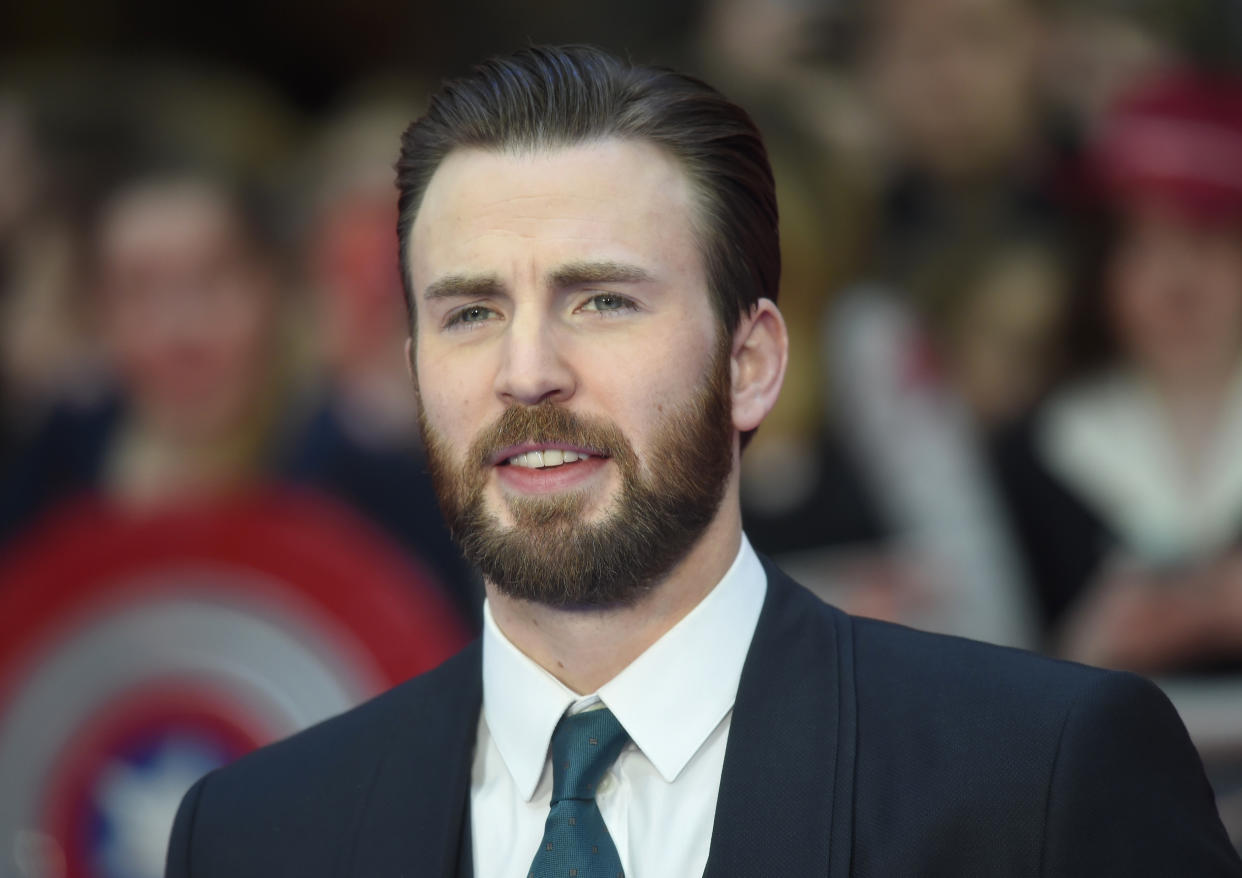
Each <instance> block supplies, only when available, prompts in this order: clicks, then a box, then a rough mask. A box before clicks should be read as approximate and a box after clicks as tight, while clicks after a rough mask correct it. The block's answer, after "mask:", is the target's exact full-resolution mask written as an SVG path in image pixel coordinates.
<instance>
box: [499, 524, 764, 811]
mask: <svg viewBox="0 0 1242 878" xmlns="http://www.w3.org/2000/svg"><path fill="white" fill-rule="evenodd" d="M766 592H767V577H766V575H765V574H764V571H763V565H762V564H761V563H760V561H759V557H758V556H757V555H756V554H755V551H754V549H752V548H751V546H750V542H749V541H748V540H747V539H746V536H745V535H743V536H742V544H741V546H740V547H739V549H738V553H737V557H736V558H735V559H734V561H733V564H732V566H730V568H729V570H728V571H727V572H726V573H725V575H724V577H723V578H722V579H721V580H720V582H719V583H718V584H717V585H716V587H715V588H713V589H712V590H711V591H710V592H709V593H708V594H707V596H706V597H704V598H703V600H702V601H700V602H699V604H698V606H696V607H695V608H694V609H693V610H691V611H690V612H689V613H688V614H686V616H685V617H684V618H683V619H682V620H681V621H680V622H678V623H677V624H676V625H674V626H673V627H672V628H671V629H669V631H667V632H666V633H665V634H664V636H663V637H661V638H660V639H659V640H657V641H656V642H655V643H653V644H652V645H651V646H650V647H648V648H647V650H646V651H645V652H644V653H643V654H642V655H640V656H639V657H638V658H636V659H635V660H634V661H633V662H631V663H630V665H629V666H628V667H626V668H625V669H624V670H623V671H621V673H620V674H618V675H617V676H616V677H614V678H613V679H612V680H610V681H609V682H607V683H605V684H604V685H603V686H601V687H600V689H599V692H598V693H596V694H597V695H598V697H599V699H600V700H601V701H603V703H604V704H605V705H606V706H607V707H608V708H609V709H611V710H612V712H613V714H614V715H615V716H616V717H617V719H618V721H620V723H621V725H622V726H623V727H624V728H625V730H626V732H628V733H629V735H630V738H631V740H633V742H634V743H635V744H636V745H637V746H638V748H639V749H640V750H642V752H643V754H644V755H645V756H646V757H647V758H648V759H649V760H650V761H651V764H652V765H654V766H655V768H656V770H657V771H658V772H660V776H661V777H663V778H664V780H665V781H667V782H669V783H672V782H673V781H674V780H675V779H676V778H677V775H679V774H680V773H681V771H682V769H683V768H685V766H686V763H688V762H689V761H690V758H691V757H692V756H694V754H695V753H696V752H698V750H699V748H700V747H701V746H702V745H703V742H704V741H705V740H707V737H708V735H710V734H711V732H712V730H713V729H715V728H716V726H717V725H719V724H720V721H721V720H722V719H724V717H725V716H726V715H727V714H728V712H729V711H730V710H731V709H732V707H733V702H734V699H735V698H736V696H737V687H738V681H739V679H740V678H741V675H742V664H743V663H744V662H745V660H746V653H747V651H748V650H749V649H750V641H751V638H752V637H753V636H754V633H755V626H756V624H758V621H759V612H760V610H761V609H762V607H763V599H764V596H765V594H766ZM483 620H484V624H483V715H484V720H485V721H486V723H487V728H488V732H489V733H490V734H491V736H492V738H493V740H494V741H495V742H496V748H497V749H498V750H499V751H500V756H501V758H502V759H503V760H504V762H505V766H506V767H507V768H508V769H509V774H510V775H511V776H512V777H513V780H514V783H515V784H516V785H517V788H518V791H519V793H520V794H521V795H522V796H523V798H524V799H526V800H527V801H529V800H530V798H531V797H532V796H534V794H535V788H536V787H537V786H538V784H539V778H540V776H541V774H542V773H543V768H544V763H545V761H546V759H547V753H548V745H549V743H550V742H551V740H552V731H553V730H554V729H555V728H556V724H557V722H559V721H560V718H561V716H562V715H563V714H564V713H565V711H566V710H567V709H569V708H570V707H571V706H572V705H574V704H575V703H576V702H581V701H583V699H582V698H581V697H580V696H578V695H577V694H575V693H574V692H573V691H572V690H571V689H569V688H568V687H567V686H565V685H564V684H563V683H561V682H560V681H559V680H557V679H556V678H555V677H553V676H552V675H551V674H549V673H548V672H547V671H545V670H544V669H543V668H541V667H540V666H539V665H538V664H536V663H535V662H534V661H532V660H531V659H530V658H529V657H527V656H526V655H524V654H523V653H522V652H521V651H520V650H518V648H517V647H516V646H514V645H513V644H512V643H511V642H510V641H509V639H508V638H507V637H506V636H505V635H504V633H503V632H502V631H501V630H500V628H499V626H497V625H496V622H495V620H494V619H493V618H492V613H491V609H490V607H488V606H487V604H486V602H485V603H484V607H483Z"/></svg>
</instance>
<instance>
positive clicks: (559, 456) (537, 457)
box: [505, 448, 593, 469]
mask: <svg viewBox="0 0 1242 878" xmlns="http://www.w3.org/2000/svg"><path fill="white" fill-rule="evenodd" d="M592 456H593V455H590V454H587V453H586V452H580V451H565V450H562V449H560V448H545V449H543V450H538V451H527V452H524V453H522V454H515V455H513V456H512V457H510V458H509V459H508V460H506V461H505V464H507V465H508V466H521V467H526V468H527V469H548V468H550V467H557V466H565V465H566V464H571V463H577V462H578V461H580V460H588V459H590V458H591V457H592Z"/></svg>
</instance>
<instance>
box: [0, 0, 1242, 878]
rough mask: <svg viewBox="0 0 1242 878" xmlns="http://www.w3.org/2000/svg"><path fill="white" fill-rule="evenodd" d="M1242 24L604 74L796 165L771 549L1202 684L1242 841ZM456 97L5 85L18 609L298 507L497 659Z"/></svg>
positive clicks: (749, 22)
mask: <svg viewBox="0 0 1242 878" xmlns="http://www.w3.org/2000/svg"><path fill="white" fill-rule="evenodd" d="M1238 9H1239V7H1238V6H1237V5H1236V4H1233V3H1230V2H1228V0H1216V2H1213V0H1202V2H1174V0H1165V2H1160V0H1149V2H1145V0H1128V2H1123V0H1115V2H1110V0H1078V2H1068V0H1067V2H1052V0H868V2H865V3H861V2H853V0H711V2H707V3H704V4H702V7H701V8H699V9H697V10H696V16H695V21H696V23H695V25H694V26H693V27H692V28H691V29H690V30H689V31H688V33H687V35H686V37H685V39H682V40H681V41H680V44H679V45H677V46H674V47H673V48H672V49H670V48H668V42H669V40H668V39H667V38H664V39H661V40H660V41H658V42H656V41H655V40H654V39H653V41H652V45H651V46H644V45H625V46H608V48H613V49H616V50H620V51H628V52H629V54H630V55H631V56H633V57H634V58H635V59H636V60H657V61H660V62H664V63H670V64H673V65H674V66H679V67H682V68H685V69H689V70H691V71H694V72H697V73H699V74H701V75H702V76H703V77H704V78H706V79H707V80H708V81H710V82H712V83H713V84H714V85H716V86H717V87H719V88H720V89H721V90H722V91H724V92H725V93H726V94H728V95H730V96H731V97H732V98H734V99H735V100H737V101H738V102H739V103H741V104H742V105H743V106H745V107H746V108H747V109H748V110H750V111H751V112H752V114H753V115H754V117H755V119H756V121H757V122H758V123H759V125H760V127H761V128H762V129H763V131H764V133H765V136H766V139H767V142H768V145H769V149H770V153H771V156H772V160H773V164H774V167H775V170H776V177H777V184H778V197H779V199H780V207H781V212H782V229H781V235H782V243H783V247H784V276H783V283H782V288H781V303H780V304H781V309H782V311H783V313H784V314H785V318H786V321H787V323H788V325H789V328H790V333H791V345H792V352H791V365H790V370H789V375H788V378H787V381H786V386H785V389H784V391H783V395H782V398H781V402H780V404H779V406H778V408H777V410H776V412H774V414H773V416H772V417H771V418H770V419H769V421H768V422H766V423H765V424H764V426H763V427H762V429H760V431H759V432H758V434H757V435H756V438H755V441H754V442H753V443H752V445H751V446H750V448H749V449H748V451H747V453H746V455H745V458H744V473H743V499H744V512H745V517H746V526H747V530H748V533H749V534H750V537H751V539H752V541H753V542H754V543H755V545H756V546H757V548H759V549H760V550H761V551H765V552H767V553H769V554H772V555H774V556H776V557H777V558H778V560H780V561H781V562H782V563H783V564H784V565H785V566H786V568H787V569H789V570H790V571H791V572H792V573H793V574H794V575H795V576H796V577H797V578H799V579H800V580H801V581H803V582H804V583H805V584H807V585H808V586H810V587H812V588H813V589H815V590H816V591H817V592H819V593H820V594H822V595H823V596H825V597H826V598H828V599H829V600H832V601H833V602H835V603H837V604H838V605H840V606H842V607H843V608H845V609H847V610H850V611H852V612H856V613H861V614H864V615H871V616H878V617H883V618H888V619H893V620H896V621H899V622H903V623H906V624H910V625H914V626H917V627H925V628H931V629H936V630H940V631H946V632H950V633H957V634H962V635H965V636H970V637H975V638H981V639H986V640H991V641H995V642H1000V643H1006V644H1012V645H1016V646H1022V647H1027V648H1034V649H1039V650H1043V651H1046V652H1048V653H1050V654H1054V655H1058V656H1062V657H1065V658H1069V659H1073V660H1077V661H1084V662H1089V663H1093V664H1099V665H1104V666H1109V667H1116V668H1125V669H1130V670H1135V671H1138V672H1141V673H1145V674H1152V675H1157V676H1158V677H1159V678H1160V679H1162V680H1166V681H1168V689H1169V691H1170V693H1171V694H1172V695H1173V696H1174V700H1175V703H1177V704H1178V706H1179V707H1180V708H1183V715H1184V716H1186V718H1187V722H1188V723H1189V725H1190V727H1191V731H1192V733H1193V734H1194V735H1195V737H1196V739H1197V741H1198V742H1199V743H1200V746H1201V748H1202V750H1203V752H1204V754H1205V756H1207V757H1208V758H1209V762H1210V763H1212V764H1213V765H1215V768H1214V779H1215V780H1217V782H1218V788H1219V789H1220V792H1221V806H1222V810H1223V812H1224V813H1225V816H1226V820H1227V822H1229V823H1230V824H1231V828H1232V830H1233V831H1234V832H1235V833H1239V835H1238V836H1236V837H1238V838H1242V796H1240V795H1239V792H1238V791H1239V789H1242V771H1240V770H1239V766H1240V765H1242V675H1239V676H1236V677H1235V676H1234V675H1237V674H1238V673H1239V671H1242V15H1240V14H1239V11H1238ZM515 45H516V43H515ZM655 46H658V47H659V52H660V53H661V54H660V55H659V56H658V57H654V58H649V57H648V56H647V55H646V54H645V53H646V52H648V51H656V50H655V49H654V48H653V47H655ZM426 73H427V75H426V77H424V78H422V79H417V78H414V77H403V78H399V79H389V78H382V77H378V76H376V77H371V78H369V79H363V80H360V81H357V82H352V83H342V84H341V85H342V87H341V90H340V94H339V95H338V96H337V98H336V99H335V100H334V101H333V102H332V106H330V107H328V108H326V109H324V108H316V112H314V113H310V112H307V111H306V109H305V108H304V107H299V106H297V105H296V104H295V103H294V102H291V101H289V100H288V99H287V98H286V97H285V96H283V95H282V94H281V92H280V91H279V89H277V88H274V87H273V86H272V85H271V84H270V83H267V82H264V81H263V80H262V79H260V78H257V77H254V76H251V75H248V74H247V73H246V71H245V70H244V69H234V68H230V67H225V66H223V65H216V66H209V67H203V66H193V67H192V66H190V65H187V64H178V63H176V62H171V61H168V60H164V61H162V62H158V63H157V62H154V61H146V62H142V63H138V62H126V63H120V62H117V63H115V64H112V65H99V64H97V63H95V64H90V65H85V64H84V65H82V66H74V65H73V64H71V63H62V64H50V63H42V64H33V63H24V64H21V65H17V64H14V65H10V66H9V67H8V68H6V67H5V66H4V65H3V64H2V63H0V315H2V317H0V334H2V338H3V340H2V342H0V589H3V588H9V589H16V588H20V587H21V584H20V583H18V582H16V581H15V580H14V579H13V578H12V577H11V576H7V577H6V575H5V574H4V572H3V571H4V569H5V566H4V565H5V564H8V565H9V569H12V567H13V565H15V564H19V565H20V564H25V565H29V564H31V563H33V562H32V561H31V559H30V557H29V556H30V554H31V552H32V551H35V549H37V550H38V551H43V552H47V551H49V547H50V550H51V551H53V552H63V553H73V552H74V550H75V547H74V543H73V541H72V540H71V539H70V540H68V541H66V540H64V539H61V540H56V539H52V538H49V537H46V536H44V537H43V538H42V539H41V538H40V534H41V533H43V534H45V535H46V533H48V532H52V533H55V532H56V531H55V528H57V527H65V526H66V525H65V516H66V515H67V513H66V512H65V510H66V509H70V510H73V512H74V515H73V517H72V523H73V524H74V525H75V526H78V527H81V528H83V531H82V532H86V531H89V530H90V529H91V527H92V525H91V524H90V522H91V520H92V519H91V518H90V516H92V515H94V516H106V517H109V520H112V519H113V518H115V517H118V516H119V517H120V518H122V519H125V520H130V519H134V520H150V519H151V518H152V517H155V518H161V517H162V518H167V517H168V516H169V515H176V514H182V513H184V510H186V509H204V508H206V509H210V508H212V507H213V504H215V505H218V504H222V503H224V504H230V503H237V502H244V503H249V502H251V501H249V500H246V499H245V498H248V497H270V496H271V492H273V491H276V492H288V491H296V492H299V493H297V494H296V495H295V496H298V497H311V496H313V497H315V498H316V502H323V503H325V504H330V505H331V506H332V508H333V510H334V514H338V513H339V514H340V515H343V516H347V517H349V520H350V521H351V522H352V523H353V524H357V525H358V526H359V527H361V528H365V529H367V533H368V537H367V539H368V540H374V543H372V542H367V543H366V544H365V545H366V546H367V547H368V548H367V550H366V551H363V550H362V549H361V545H362V544H359V552H360V553H361V555H360V557H359V558H358V559H357V570H358V571H359V574H358V575H359V576H360V577H363V576H365V575H366V571H367V570H369V569H370V567H369V565H370V564H371V563H372V561H373V554H371V553H372V552H373V551H377V550H373V548H372V547H373V546H374V545H381V544H382V545H383V546H384V547H385V548H384V551H391V553H392V556H391V557H393V558H398V557H399V558H401V559H403V563H407V564H408V569H409V577H410V579H411V581H413V582H416V583H417V584H418V585H419V587H420V588H423V589H424V591H423V592H422V593H420V594H422V597H420V600H424V601H431V602H433V603H434V602H436V601H440V602H442V603H444V604H445V605H446V606H448V607H451V608H452V613H454V614H455V617H456V618H457V619H458V620H459V622H460V625H461V629H462V631H463V632H468V631H470V630H473V629H474V628H475V627H477V625H478V611H479V607H480V602H481V588H480V585H479V582H478V580H477V577H476V576H475V575H474V574H473V573H472V572H471V571H470V570H469V569H468V568H467V567H466V565H465V563H464V562H463V561H462V559H461V558H460V556H459V555H458V553H457V551H456V549H455V548H454V547H453V545H452V543H451V541H450V540H449V539H448V536H447V534H446V532H445V529H444V526H443V524H442V523H441V521H440V518H439V515H438V512H437V511H436V503H435V498H434V497H433V495H432V493H431V489H430V484H429V481H428V478H427V475H426V472H425V469H424V465H423V461H422V456H421V449H420V447H419V440H418V434H417V428H416V424H417V420H416V412H415V408H414V406H415V398H414V395H413V393H412V392H411V388H410V384H409V379H408V376H407V374H406V371H405V364H404V360H403V355H402V345H403V342H404V339H405V335H406V324H405V316H404V313H403V304H402V298H401V293H400V281H399V276H398V274H397V264H396V242H395V237H394V225H395V216H396V214H395V211H396V208H395V197H394V188H393V172H392V164H393V161H394V159H395V157H396V151H397V138H398V136H399V134H400V132H401V130H402V129H403V127H404V126H405V125H406V124H407V123H408V122H409V121H410V120H411V119H412V118H414V117H415V116H417V115H418V114H419V112H420V108H421V106H422V103H423V101H424V100H425V90H426V83H427V82H428V81H430V79H431V78H433V73H434V72H433V71H427V72H426ZM84 497H86V498H90V505H88V506H87V507H83V506H82V505H81V504H82V499H83V498H84ZM238 498H243V500H242V501H239V500H238ZM253 503H257V504H259V505H258V506H257V507H254V506H253V504H252V507H253V508H263V509H268V508H271V507H269V506H265V505H263V501H261V500H254V501H253ZM84 508H85V510H86V511H85V512H84V511H83V509H84ZM226 508H234V507H231V506H228V507H226ZM276 508H278V509H284V508H285V507H284V506H283V505H280V504H277V507H276ZM83 516H86V517H85V518H83ZM67 533H72V531H67ZM310 539H314V537H313V536H312V537H310ZM32 547H33V548H32ZM386 557H387V556H386ZM21 569H27V568H25V567H22V568H21ZM0 601H3V594H2V593H0ZM420 606H422V604H420ZM437 612H439V611H438V610H437ZM2 658H3V653H0V659H2ZM6 673H7V674H10V675H11V674H15V673H17V671H14V670H12V669H5V668H3V667H2V666H0V681H3V679H4V677H5V675H6ZM1235 684H1236V685H1235ZM1179 687H1182V688H1179ZM4 693H5V688H4V685H0V697H2V696H3V695H4ZM1205 693H1206V694H1205ZM3 705H4V702H3V700H2V699H0V726H2V725H3ZM2 739H3V735H2V734H0V751H2V750H3V740H2ZM2 761H3V753H2V752H0V763H2ZM4 817H5V815H4V813H3V803H0V828H3V825H4ZM31 844H32V845H33V847H31V850H34V851H35V853H31V854H30V855H29V857H28V860H29V861H30V862H35V861H36V860H37V861H38V862H43V863H45V864H46V862H54V861H56V857H55V856H53V855H50V854H47V853H46V851H44V852H42V853H40V852H39V851H40V850H42V849H39V848H38V845H37V844H35V843H34V842H31ZM31 858H33V859H31ZM40 858H42V859H40ZM49 858H50V859H49ZM118 869H119V871H114V872H106V871H105V872H100V873H98V874H126V872H125V870H124V869H123V868H120V867H118ZM0 871H3V870H2V869H0ZM37 873H38V874H43V873H39V872H38V870H37V869H36V868H35V867H30V869H29V874H37ZM44 873H46V874H56V873H55V869H53V868H51V867H45V868H44ZM131 874H138V873H137V872H132V873H131Z"/></svg>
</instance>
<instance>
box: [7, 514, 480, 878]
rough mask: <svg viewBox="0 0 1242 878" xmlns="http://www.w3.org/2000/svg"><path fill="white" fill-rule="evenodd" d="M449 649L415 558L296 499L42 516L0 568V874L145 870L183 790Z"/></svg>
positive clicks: (437, 598) (53, 876) (450, 641)
mask: <svg viewBox="0 0 1242 878" xmlns="http://www.w3.org/2000/svg"><path fill="white" fill-rule="evenodd" d="M466 639H467V635H466V629H465V626H464V625H463V623H462V621H461V620H460V618H459V617H458V615H457V614H456V612H455V611H454V610H453V608H452V607H451V605H450V603H449V602H448V600H447V599H446V598H445V597H444V595H443V593H442V592H441V590H440V589H439V587H438V586H437V585H436V583H435V582H434V581H433V580H432V579H431V578H430V576H429V575H427V574H426V573H425V572H423V571H422V570H421V569H420V568H419V566H418V565H417V564H416V562H413V561H412V560H410V559H409V558H408V557H407V556H405V555H404V553H402V552H401V551H400V550H398V549H396V548H395V547H394V546H393V545H392V544H391V543H389V542H388V541H387V540H386V539H385V538H384V537H383V536H381V535H380V534H379V533H378V532H377V531H376V530H375V529H374V528H373V527H372V526H370V525H369V524H367V523H365V522H364V521H363V520H361V519H360V518H359V517H357V516H356V515H354V514H353V513H352V512H350V511H348V510H346V509H344V508H343V507H341V506H339V505H338V504H336V503H335V502H334V501H331V500H329V499H327V498H325V497H323V496H322V495H319V494H316V493H313V492H307V491H304V490H296V491H295V490H267V491H261V492H253V493H247V494H245V495H239V496H235V497H231V498H228V499H226V500H221V501H217V502H213V503H211V504H208V505H198V506H195V507H192V508H191V507H186V508H179V509H175V510H164V511H162V512H161V513H160V514H158V515H142V516H135V515H132V514H127V513H125V512H122V511H120V510H118V509H116V508H115V507H113V506H111V505H110V504H108V503H107V502H105V501H103V500H101V499H98V498H91V499H83V500H81V501H78V502H75V503H73V504H71V505H69V506H67V507H64V508H62V509H61V510H59V511H58V512H57V513H56V514H55V515H53V516H51V517H50V518H48V519H47V520H45V521H44V522H43V523H42V524H40V525H39V526H37V527H36V528H35V530H34V531H33V532H31V533H30V534H28V535H27V536H26V537H25V538H24V539H22V540H21V542H20V545H19V546H17V547H15V549H14V550H12V551H10V552H9V553H8V554H7V556H6V557H4V558H3V559H0V844H3V846H4V849H3V850H2V851H0V874H5V875H7V874H10V873H12V874H14V875H16V876H19V878H35V876H38V878H60V876H64V878H148V876H150V878H158V876H160V875H162V874H163V861H164V852H165V848H166V845H167V840H168V833H169V830H170V828H171V825H172V818H173V815H174V813H175V810H176V806H177V804H178V802H179V800H180V798H181V795H182V794H183V793H184V792H185V790H186V789H187V788H188V787H189V785H190V784H191V783H192V782H193V781H194V780H195V779H197V778H198V777H200V776H201V775H202V774H204V773H205V772H207V771H209V770H211V769H212V768H214V767H216V766H219V765H222V764H224V763H226V762H228V761H230V760H232V759H234V758H236V757H237V756H239V755H241V754H243V753H245V752H246V751H248V750H250V749H253V748H254V747H256V746H259V745H261V744H264V743H267V742H269V741H272V740H275V739H277V738H280V737H284V736H285V735H288V734H290V733H292V732H295V731H297V730H299V729H302V728H305V727H306V726H308V725H310V724H312V723H314V722H317V721H319V720H321V719H324V718H326V717H328V716H331V715H333V714H335V713H339V712H341V711H342V710H346V709H348V708H349V707H351V706H353V705H355V704H357V703H358V702H360V701H362V700H364V699H365V698H367V697H370V696H372V695H374V694H376V693H378V692H380V691H382V690H384V689H386V688H388V687H389V686H391V685H393V684H395V683H397V682H399V681H401V680H403V679H406V678H407V677H410V676H413V675H414V674H417V673H420V672H422V671H424V670H427V669H429V668H431V667H434V666H435V665H436V664H439V662H441V661H442V660H443V659H445V658H447V657H448V656H449V655H451V654H452V653H454V652H456V651H457V649H459V648H460V647H461V646H462V645H464V643H465V642H466Z"/></svg>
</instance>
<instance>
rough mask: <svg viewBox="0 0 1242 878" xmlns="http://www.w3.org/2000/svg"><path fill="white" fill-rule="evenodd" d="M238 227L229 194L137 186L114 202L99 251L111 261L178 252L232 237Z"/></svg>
mask: <svg viewBox="0 0 1242 878" xmlns="http://www.w3.org/2000/svg"><path fill="white" fill-rule="evenodd" d="M236 226H237V221H236V219H235V218H234V217H233V215H232V213H231V211H230V208H229V206H228V204H227V203H226V201H225V199H224V198H223V197H222V196H220V195H218V194H217V193H215V192H212V191H210V190H209V189H206V188H203V187H197V186H192V185H185V186H167V187H152V188H149V189H139V190H136V191H134V192H130V193H127V194H125V195H122V196H121V197H120V198H119V199H118V200H117V201H116V202H115V203H113V204H112V205H111V206H110V209H109V210H108V212H107V213H106V214H105V216H104V218H103V222H102V224H101V228H100V250H101V252H102V254H103V255H104V257H105V258H106V259H108V260H111V261H124V260H127V259H133V258H143V257H146V256H151V255H162V256H169V255H175V254H180V253H183V252H185V251H188V250H198V249H201V248H203V247H208V246H218V245H220V244H222V243H225V242H228V241H231V240H232V239H233V238H234V237H235V236H236V234H237V231H238V230H237V228H236Z"/></svg>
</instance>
